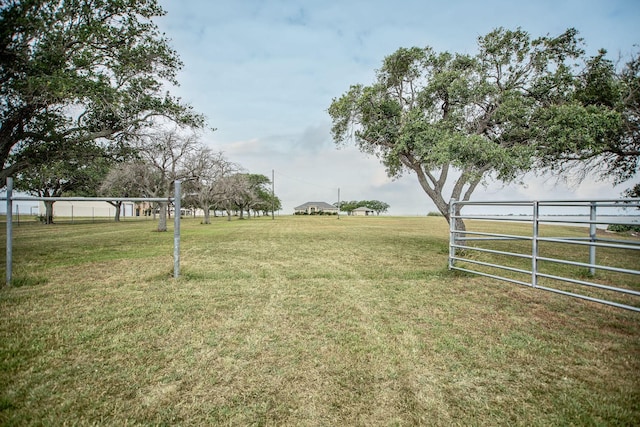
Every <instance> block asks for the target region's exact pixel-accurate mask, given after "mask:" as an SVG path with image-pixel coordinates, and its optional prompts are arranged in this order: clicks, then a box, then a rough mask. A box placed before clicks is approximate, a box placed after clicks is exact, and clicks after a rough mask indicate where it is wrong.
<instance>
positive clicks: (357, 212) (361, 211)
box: [351, 206, 374, 216]
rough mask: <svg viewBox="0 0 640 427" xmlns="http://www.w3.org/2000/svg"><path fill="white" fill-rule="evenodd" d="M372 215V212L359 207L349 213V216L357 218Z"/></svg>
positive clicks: (364, 207) (366, 208)
mask: <svg viewBox="0 0 640 427" xmlns="http://www.w3.org/2000/svg"><path fill="white" fill-rule="evenodd" d="M373 213H374V210H373V209H371V208H368V207H366V206H361V207H359V208H356V209H354V210H353V211H351V215H355V216H358V215H359V216H367V215H373Z"/></svg>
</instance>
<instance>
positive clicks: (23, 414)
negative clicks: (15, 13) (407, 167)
mask: <svg viewBox="0 0 640 427" xmlns="http://www.w3.org/2000/svg"><path fill="white" fill-rule="evenodd" d="M483 226H485V225H483ZM154 227H155V223H151V222H135V221H130V222H129V221H125V222H122V223H118V224H116V223H102V224H74V225H71V224H66V225H52V226H44V225H40V224H36V223H35V222H34V223H33V224H31V223H22V224H21V225H20V226H18V227H16V228H15V230H14V233H15V245H14V258H15V263H14V277H15V286H13V287H11V288H6V287H5V288H3V289H1V290H0V315H1V321H0V425H63V424H67V425H242V426H244V425H311V426H316V425H317V426H325V425H367V426H368V425H400V426H402V425H447V426H449V425H527V426H532V425H533V426H535V425H540V426H542V425H545V426H546V425H640V315H638V314H637V313H632V312H628V311H624V310H620V309H616V308H611V307H606V306H602V305H598V304H593V303H589V302H584V301H580V300H577V299H573V298H568V297H564V296H558V295H554V294H551V293H547V292H542V291H536V290H534V289H531V288H527V287H522V286H518V285H514V284H510V283H507V282H501V281H496V280H493V279H489V278H486V277H481V276H473V275H469V274H463V273H453V272H449V271H448V270H447V254H448V246H447V245H448V227H447V225H446V222H445V221H444V219H442V218H439V217H426V218H392V217H384V218H383V217H376V218H373V217H360V218H356V217H342V218H341V219H340V220H337V219H336V218H335V217H293V216H290V217H289V216H283V217H277V218H276V220H271V219H270V218H258V219H251V220H244V221H238V220H235V221H231V222H227V221H225V220H223V219H220V218H219V219H216V220H215V221H214V223H213V224H211V225H202V224H200V223H199V222H198V221H197V220H185V221H183V228H182V277H181V278H179V279H178V280H174V279H173V278H172V273H173V259H172V255H173V234H172V233H171V232H169V233H157V232H154V231H153V230H154ZM2 233H4V231H2ZM2 239H4V236H2ZM3 255H4V253H3ZM620 262H621V263H623V264H627V265H633V266H635V268H637V265H638V262H639V261H638V260H637V259H633V258H632V259H623V260H620ZM2 266H4V259H3V262H2ZM4 274H5V272H4V270H2V277H4Z"/></svg>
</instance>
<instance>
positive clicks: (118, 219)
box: [108, 201, 122, 222]
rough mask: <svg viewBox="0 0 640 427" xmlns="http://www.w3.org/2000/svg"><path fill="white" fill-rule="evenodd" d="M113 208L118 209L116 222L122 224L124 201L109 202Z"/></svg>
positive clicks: (115, 217)
mask: <svg viewBox="0 0 640 427" xmlns="http://www.w3.org/2000/svg"><path fill="white" fill-rule="evenodd" d="M108 203H109V204H110V205H111V206H113V207H114V208H116V214H115V216H114V218H113V219H114V221H115V222H120V209H122V201H119V202H108Z"/></svg>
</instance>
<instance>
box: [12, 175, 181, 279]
mask: <svg viewBox="0 0 640 427" xmlns="http://www.w3.org/2000/svg"><path fill="white" fill-rule="evenodd" d="M6 189H7V190H6V195H5V196H4V197H0V200H4V201H6V209H5V214H6V230H7V233H6V234H7V239H6V284H7V285H11V281H12V275H13V268H12V266H13V226H14V220H13V214H14V202H28V203H29V205H30V206H33V203H38V202H69V203H71V204H72V205H71V206H74V205H73V203H76V204H78V205H80V204H82V203H95V202H107V203H109V202H122V203H135V202H142V203H147V204H149V205H150V204H153V203H166V204H171V203H173V207H174V211H175V212H181V211H182V207H181V191H182V185H181V182H180V181H175V182H174V196H173V197H157V198H148V197H27V196H14V195H13V178H7V187H6ZM18 214H19V210H18ZM114 214H115V211H114ZM72 218H73V215H72ZM80 218H82V217H80ZM94 220H95V217H94ZM179 275H180V215H174V231H173V276H174V278H177V277H179Z"/></svg>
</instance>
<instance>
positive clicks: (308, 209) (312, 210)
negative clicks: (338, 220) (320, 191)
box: [293, 202, 338, 215]
mask: <svg viewBox="0 0 640 427" xmlns="http://www.w3.org/2000/svg"><path fill="white" fill-rule="evenodd" d="M293 209H294V211H295V214H296V215H323V214H324V215H337V214H338V208H336V207H335V206H333V205H330V204H329V203H325V202H307V203H305V204H303V205H300V206H297V207H295V208H293Z"/></svg>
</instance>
